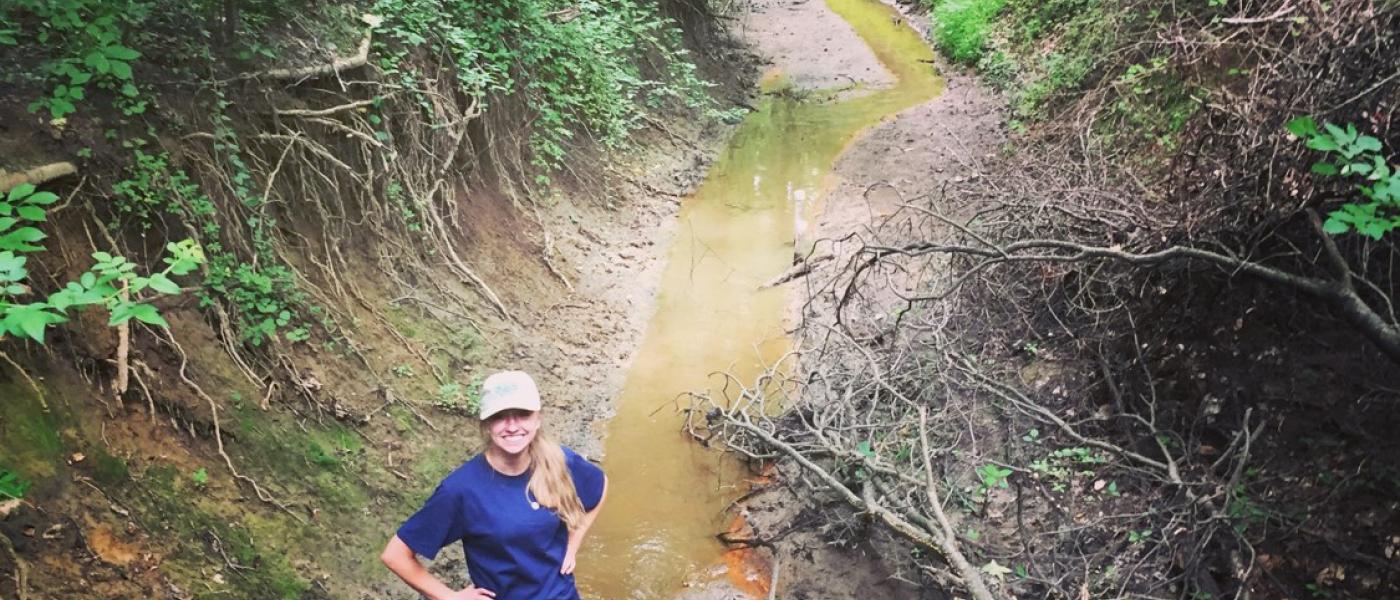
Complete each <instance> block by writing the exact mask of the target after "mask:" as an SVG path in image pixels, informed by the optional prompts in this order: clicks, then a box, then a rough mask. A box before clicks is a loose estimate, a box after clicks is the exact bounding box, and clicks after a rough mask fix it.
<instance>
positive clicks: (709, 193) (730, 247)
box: [580, 0, 942, 599]
mask: <svg viewBox="0 0 1400 600" xmlns="http://www.w3.org/2000/svg"><path fill="white" fill-rule="evenodd" d="M823 9H829V10H830V11H832V12H833V13H835V14H836V15H839V16H840V18H841V19H842V20H844V22H845V23H844V24H841V23H839V22H835V23H833V22H832V21H830V20H828V21H825V22H824V24H825V25H826V26H828V27H831V31H832V32H833V33H832V37H839V39H836V40H834V42H835V43H830V44H829V45H827V46H826V49H825V50H826V53H827V56H821V57H815V56H809V57H807V60H817V59H820V60H823V61H825V60H827V57H828V56H830V57H831V60H832V61H833V62H835V63H838V64H848V62H847V61H843V60H842V58H841V57H842V55H843V54H849V55H853V56H855V58H854V59H851V61H850V62H851V63H853V64H859V63H860V62H861V59H863V58H864V59H865V60H866V62H867V63H868V62H869V60H868V58H866V54H865V53H867V52H869V53H873V55H874V58H875V59H876V60H877V61H878V63H876V64H875V65H874V69H870V68H869V65H868V64H867V67H863V68H862V70H863V71H864V72H865V73H867V75H866V76H863V77H861V78H859V79H857V78H855V77H850V78H848V80H849V81H850V82H851V83H850V84H849V85H847V86H845V87H844V88H837V89H833V88H830V87H829V83H830V82H822V81H821V80H812V79H809V78H806V77H803V76H801V74H800V73H799V74H798V75H799V76H798V77H793V75H794V74H793V73H790V72H788V70H786V69H784V68H781V67H775V68H774V69H771V70H770V71H769V72H768V73H766V74H765V76H764V82H765V91H766V92H768V93H767V94H766V97H765V99H764V100H763V102H762V103H761V104H760V105H759V106H758V107H757V109H758V110H756V111H755V112H753V113H751V114H750V115H749V116H748V117H747V118H746V119H745V121H744V122H743V123H742V124H741V125H740V126H739V128H738V130H737V131H736V132H735V134H734V136H733V139H732V141H731V142H730V144H729V147H728V148H727V149H726V150H725V151H724V153H723V154H722V155H721V157H720V158H719V160H718V161H717V162H716V164H715V165H714V166H713V167H712V169H711V170H710V173H709V176H708V178H707V179H706V181H705V182H704V183H703V184H702V185H701V187H700V188H699V189H698V190H697V191H696V193H695V194H694V195H692V196H691V197H689V198H687V199H686V200H685V202H684V203H683V205H682V207H681V211H680V214H679V216H678V220H679V226H678V227H677V234H676V237H675V239H674V241H673V243H672V246H671V248H670V250H669V252H668V253H667V259H666V260H667V265H666V267H665V271H664V274H663V276H662V283H661V289H660V292H659V294H658V299H657V303H656V313H655V314H654V315H653V317H652V319H651V321H650V323H649V325H648V328H647V333H646V335H645V338H644V340H643V342H642V345H641V348H640V350H639V351H638V352H637V353H636V358H635V361H634V363H633V364H632V366H631V368H630V372H629V375H628V377H627V380H626V384H625V387H624V390H623V392H622V394H621V395H620V397H619V398H618V399H617V406H618V413H617V416H616V418H614V419H613V420H612V421H611V423H609V425H608V437H607V440H606V443H605V447H606V456H607V459H606V462H605V466H606V468H607V470H608V472H609V474H610V477H611V483H610V491H609V506H608V509H607V511H605V513H604V516H603V518H602V519H601V520H600V521H599V523H598V524H597V525H596V527H595V532H594V534H593V536H594V537H593V542H592V544H593V547H594V548H593V552H592V555H591V556H592V558H590V559H589V561H588V563H589V564H588V565H587V566H586V568H584V569H581V572H580V573H581V575H580V581H581V587H582V588H583V590H584V592H585V595H591V596H592V597H597V598H608V599H612V598H637V599H643V598H663V597H670V596H673V595H675V594H676V593H678V592H680V591H681V590H682V588H683V587H684V586H686V585H688V584H693V583H696V582H703V581H704V580H705V579H706V578H707V576H708V575H707V574H714V573H718V572H720V571H722V570H723V569H717V568H712V567H713V566H714V565H716V563H717V561H719V557H720V554H721V553H722V552H723V550H724V549H723V547H722V546H721V545H720V544H719V543H718V542H717V541H716V540H715V538H714V534H715V533H716V532H717V531H721V530H723V529H724V528H725V519H726V518H727V517H726V515H725V509H726V507H727V506H728V505H729V504H730V502H731V501H732V500H733V499H734V498H736V497H737V496H738V495H739V494H740V493H742V491H743V490H744V486H745V482H744V480H743V478H744V476H745V474H744V472H743V471H742V469H741V468H740V467H739V466H738V465H737V464H735V463H734V462H733V461H731V460H730V459H728V458H727V457H723V456H719V455H716V454H714V453H711V452H708V451H706V450H704V449H702V448H700V447H699V446H698V445H697V444H694V443H693V442H691V441H689V439H688V438H687V437H686V436H685V434H684V433H683V432H682V431H681V417H680V416H678V415H677V414H676V412H675V411H674V410H673V404H674V403H676V402H680V403H683V402H684V401H683V400H677V399H678V398H680V397H681V396H682V395H683V394H684V393H686V392H695V391H704V390H707V389H709V390H712V391H718V390H716V389H715V388H716V386H718V385H722V384H723V378H722V377H721V376H719V375H715V374H714V373H716V372H726V373H729V374H731V375H733V376H735V377H738V378H740V380H749V379H751V378H752V377H754V376H756V375H757V374H758V373H759V372H760V371H761V370H762V369H763V368H764V367H765V366H767V365H771V364H773V363H774V362H776V361H777V360H778V359H779V358H780V357H781V356H782V355H783V354H784V353H786V352H787V351H788V348H789V340H788V339H787V336H786V334H785V332H784V322H783V317H784V314H785V310H786V308H787V304H788V302H789V300H790V297H789V295H788V291H787V290H785V289H782V288H768V289H761V288H762V286H763V284H764V282H766V281H768V280H770V279H772V278H773V277H774V276H776V275H778V274H780V273H782V272H783V271H785V270H786V269H787V268H788V267H790V266H791V264H792V262H793V259H794V254H795V253H797V252H801V251H802V249H801V248H800V246H802V245H804V242H801V241H799V240H805V235H806V234H805V230H806V228H807V226H806V223H808V222H809V221H810V220H811V219H812V217H813V215H815V214H816V211H818V210H819V206H820V204H821V202H822V198H823V195H824V192H825V190H827V189H829V188H830V186H831V185H832V184H833V183H834V181H833V179H832V178H831V177H830V172H831V169H832V167H833V165H834V164H835V163H836V160H837V158H838V157H839V156H840V154H841V153H842V151H843V149H845V148H846V147H847V146H848V145H850V144H851V142H852V141H853V140H854V139H856V138H857V136H859V135H860V134H861V132H863V131H865V130H866V129H867V128H869V127H870V126H872V125H874V124H876V123H878V122H880V121H881V120H882V119H886V118H888V117H890V116H892V115H894V114H896V113H899V112H900V111H903V110H905V109H908V108H910V107H913V106H916V105H918V104H920V103H923V102H926V101H928V100H930V99H932V98H934V97H935V96H936V95H937V94H938V93H939V92H940V91H941V89H942V80H941V79H940V78H939V77H938V76H937V75H936V74H935V73H934V71H933V68H932V66H931V63H932V60H933V54H932V51H931V50H930V49H929V48H928V46H927V45H926V44H925V43H924V42H923V40H922V39H921V38H920V36H919V35H918V33H916V32H915V31H914V30H913V29H911V28H909V27H908V26H907V25H906V24H904V22H903V19H901V18H900V16H899V14H898V13H897V12H896V11H895V10H894V9H892V8H890V7H889V6H887V5H885V4H882V3H880V2H878V1H876V0H830V1H829V2H828V4H827V6H826V7H823ZM823 16H824V17H828V18H829V17H830V13H827V14H825V15H823ZM843 28H844V29H843ZM851 32H854V35H851ZM843 34H844V37H840V36H842V35H843ZM827 39H828V40H831V39H832V38H827ZM861 44H863V45H864V46H861ZM867 48H868V50H867ZM881 68H883V69H884V70H885V71H880V70H879V69H881ZM886 71H887V73H886ZM886 74H888V75H892V77H884V75H886ZM890 80H892V84H890V85H881V84H882V83H885V82H887V81H890ZM813 81H816V82H818V86H819V87H818V88H817V89H814V87H809V86H810V84H811V82H813ZM804 84H807V85H804ZM823 84H825V85H823ZM728 571H729V579H730V580H731V582H732V583H733V584H734V585H736V586H737V587H740V588H743V589H747V590H748V591H750V592H751V593H763V592H766V589H764V586H765V585H766V583H767V581H766V579H767V574H766V573H765V574H762V576H761V577H758V576H757V574H756V573H753V572H746V570H745V569H742V568H740V569H729V570H728Z"/></svg>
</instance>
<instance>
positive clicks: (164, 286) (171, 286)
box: [149, 273, 180, 294]
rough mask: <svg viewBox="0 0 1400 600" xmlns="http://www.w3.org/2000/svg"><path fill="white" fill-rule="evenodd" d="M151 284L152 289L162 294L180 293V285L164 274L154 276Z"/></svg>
mask: <svg viewBox="0 0 1400 600" xmlns="http://www.w3.org/2000/svg"><path fill="white" fill-rule="evenodd" d="M149 283H150V286H151V289H153V290H155V291H157V292H160V293H162V294H178V293H180V285H179V284H177V283H175V282H174V281H171V280H170V278H169V277H166V276H165V275H164V274H163V273H155V274H152V275H151V279H150V282H149Z"/></svg>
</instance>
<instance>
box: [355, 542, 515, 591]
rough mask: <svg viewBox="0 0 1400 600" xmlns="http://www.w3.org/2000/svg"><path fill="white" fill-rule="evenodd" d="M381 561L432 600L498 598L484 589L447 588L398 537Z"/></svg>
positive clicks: (386, 549)
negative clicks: (458, 589)
mask: <svg viewBox="0 0 1400 600" xmlns="http://www.w3.org/2000/svg"><path fill="white" fill-rule="evenodd" d="M379 560H381V561H384V566H386V567H389V570H390V571H393V572H394V574H395V575H398V576H399V579H402V580H403V582H404V583H407V584H408V586H409V587H411V588H413V589H415V590H418V593H420V594H423V595H424V596H427V597H428V598H429V599H430V600H489V599H490V598H495V597H496V594H495V592H492V591H491V590H486V589H482V588H476V587H471V588H467V589H464V590H460V591H456V590H453V589H452V588H449V587H447V586H446V585H445V584H443V583H442V582H441V581H439V580H438V578H437V577H433V574H432V573H429V572H428V569H426V568H424V567H423V563H421V562H418V555H417V554H415V553H414V552H413V549H412V548H409V547H408V544H405V543H404V542H403V540H401V539H399V536H397V535H395V536H394V537H393V539H390V540H389V544H388V545H386V546H384V552H382V553H380V554H379Z"/></svg>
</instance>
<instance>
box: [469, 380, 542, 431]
mask: <svg viewBox="0 0 1400 600" xmlns="http://www.w3.org/2000/svg"><path fill="white" fill-rule="evenodd" d="M512 408H518V409H521V410H528V411H538V410H539V409H540V388H539V386H536V385H535V380H534V379H531V378H530V375H529V374H527V373H525V372H524V371H501V372H499V373H492V374H491V376H490V377H487V378H486V381H483V382H482V383H481V420H483V421H485V420H486V419H489V418H491V415H494V414H496V413H498V412H501V411H503V410H509V409H512Z"/></svg>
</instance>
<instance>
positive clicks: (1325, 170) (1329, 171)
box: [1312, 162, 1337, 175]
mask: <svg viewBox="0 0 1400 600" xmlns="http://www.w3.org/2000/svg"><path fill="white" fill-rule="evenodd" d="M1312 172H1313V173H1314V174H1317V175H1336V174H1337V165H1334V164H1332V163H1325V162H1320V163H1313V166H1312Z"/></svg>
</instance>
